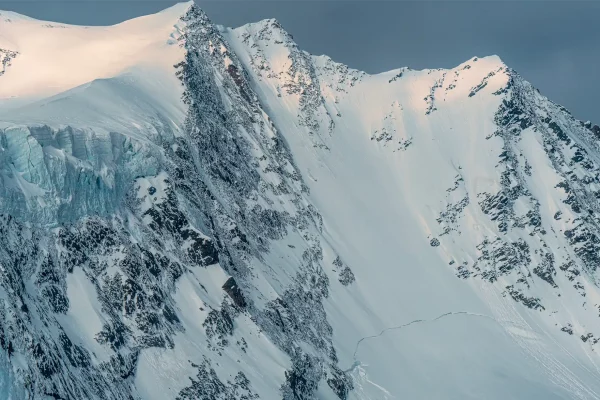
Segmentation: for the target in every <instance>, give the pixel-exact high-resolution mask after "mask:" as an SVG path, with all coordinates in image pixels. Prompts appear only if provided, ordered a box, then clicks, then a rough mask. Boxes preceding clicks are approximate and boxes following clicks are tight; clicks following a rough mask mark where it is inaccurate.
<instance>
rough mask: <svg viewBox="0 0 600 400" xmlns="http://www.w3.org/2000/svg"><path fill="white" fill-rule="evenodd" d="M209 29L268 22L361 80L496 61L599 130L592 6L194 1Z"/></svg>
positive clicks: (38, 3)
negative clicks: (494, 57) (360, 74)
mask: <svg viewBox="0 0 600 400" xmlns="http://www.w3.org/2000/svg"><path fill="white" fill-rule="evenodd" d="M174 3H175V1H162V0H160V1H148V0H129V1H120V0H71V1H56V0H35V1H31V0H19V1H5V0H0V9H4V10H12V11H16V12H19V13H22V14H26V15H29V16H32V17H35V18H38V19H46V20H51V21H57V22H64V23H72V24H80V25H107V24H114V23H117V22H121V21H123V20H126V19H129V18H132V17H135V16H139V15H144V14H148V13H152V12H156V11H159V10H161V9H163V8H166V7H168V6H170V5H172V4H174ZM197 3H198V4H199V5H200V6H201V7H202V8H203V9H204V10H205V11H206V12H207V14H208V15H209V17H211V19H212V20H213V21H214V22H216V23H220V24H223V25H227V26H239V25H242V24H244V23H246V22H253V21H257V20H260V19H263V18H277V19H278V20H279V21H280V22H281V24H282V25H283V26H284V28H285V29H286V30H287V31H288V32H290V33H291V34H292V35H293V36H294V39H295V40H296V42H297V43H298V45H299V46H300V47H301V48H303V49H304V50H307V51H309V52H311V53H313V54H327V55H329V56H331V57H332V58H333V59H334V60H336V61H340V62H343V63H345V64H347V65H349V66H351V67H353V68H357V69H361V70H364V71H367V72H369V73H376V72H382V71H386V70H390V69H393V68H398V67H402V66H409V67H412V68H417V69H421V68H438V67H442V68H446V67H453V66H456V65H457V64H459V63H461V62H463V61H465V60H467V59H469V58H471V57H473V56H485V55H489V54H498V55H499V56H500V57H501V58H502V59H503V60H504V62H505V63H506V64H508V66H510V67H512V68H514V69H515V70H517V71H518V72H519V73H521V75H523V76H524V77H525V78H526V79H527V80H529V81H530V82H532V83H533V84H534V85H535V86H537V87H538V88H539V89H540V90H541V91H542V93H544V94H545V95H546V96H548V97H549V98H550V99H552V100H553V101H555V102H557V103H559V104H562V105H564V106H565V107H567V108H568V109H570V110H571V111H572V112H573V114H574V115H575V116H576V117H577V118H580V119H583V120H587V119H590V120H592V121H593V122H596V123H600V104H599V101H598V96H596V93H600V24H599V21H600V1H582V2H578V1H577V2H575V1H551V2H543V1H532V0H530V1H485V0H479V1H436V2H428V1H392V0H390V1H367V0H365V1H344V0H330V1H303V0H296V1H289V0H283V1H276V0H271V1H238V0H224V1H201V0H197Z"/></svg>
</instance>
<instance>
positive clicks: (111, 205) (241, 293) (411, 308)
mask: <svg viewBox="0 0 600 400" xmlns="http://www.w3.org/2000/svg"><path fill="white" fill-rule="evenodd" d="M0 21H2V24H1V25H0V56H2V57H3V58H2V59H0V62H2V65H3V68H4V72H3V73H2V74H0V98H1V99H2V100H0V130H1V135H0V136H1V137H0V139H1V141H0V143H1V145H2V150H1V152H0V178H1V179H0V209H1V212H2V217H1V219H0V230H2V234H1V235H0V237H1V239H0V243H1V245H0V265H1V266H2V269H1V271H0V272H1V276H0V278H1V279H0V287H1V291H0V294H1V297H2V299H3V303H2V307H1V308H0V313H2V316H3V318H2V322H1V327H2V329H0V333H2V335H0V339H1V340H0V345H1V346H2V348H3V349H4V352H3V357H4V359H3V362H2V366H3V367H2V370H3V371H4V372H3V373H2V374H1V375H0V376H1V377H2V379H1V380H0V382H2V384H1V385H0V388H1V390H4V391H6V390H14V397H15V398H26V397H27V396H30V397H31V396H33V397H36V398H38V397H39V398H44V397H43V396H47V397H49V398H69V399H70V398H73V399H75V398H94V399H95V398H98V399H103V398H106V399H119V398H123V399H129V398H136V399H137V398H140V399H165V398H177V399H230V398H237V399H253V398H263V399H275V398H283V399H286V400H288V399H312V398H316V399H337V398H340V399H365V400H366V399H396V398H414V399H437V398H439V399H442V398H443V399H467V398H473V399H480V398H486V399H506V398H514V399H531V398H544V399H546V398H547V399H596V398H600V383H599V382H600V379H598V378H599V377H600V359H599V358H598V355H597V351H598V344H597V343H598V341H599V340H600V324H599V322H600V319H599V316H598V312H599V310H600V291H599V289H598V285H597V282H598V279H597V274H598V272H597V270H596V269H597V265H598V262H599V261H600V258H599V255H600V253H599V252H600V239H599V238H598V229H599V227H600V225H599V224H600V219H599V216H598V215H599V214H598V213H599V212H600V204H599V201H598V199H599V198H600V191H599V189H600V180H599V176H600V175H599V172H600V167H599V165H600V148H599V145H598V138H599V137H600V128H598V127H597V126H592V125H591V124H589V123H582V122H580V121H576V120H575V119H573V117H571V115H570V114H569V113H568V111H567V110H565V109H563V108H562V107H560V106H558V105H556V104H554V103H552V102H551V101H549V100H548V99H546V98H545V97H543V96H542V95H541V94H540V93H539V92H537V91H536V90H535V89H534V88H533V87H531V85H530V84H529V83H527V82H526V81H524V80H523V79H522V78H521V77H520V76H519V75H518V74H517V73H516V72H514V71H513V70H511V69H510V68H509V67H508V66H506V65H505V64H504V63H503V62H502V61H501V60H500V59H499V58H498V57H496V56H490V57H484V58H473V59H471V60H468V61H466V62H465V63H463V64H461V65H459V66H457V67H456V68H453V69H449V70H443V69H435V70H423V71H415V70H411V69H408V68H401V69H398V70H394V71H390V72H386V73H382V74H377V75H369V74H366V73H364V72H361V71H357V70H353V69H351V68H349V67H347V66H345V65H342V64H339V63H336V62H335V61H333V60H331V59H330V58H328V57H326V56H313V55H310V54H308V53H306V52H304V51H302V50H301V49H299V48H298V46H297V45H296V44H295V43H294V41H293V40H292V38H291V36H290V35H289V34H288V33H287V32H285V30H283V28H282V27H281V25H280V24H279V23H278V22H277V21H275V20H265V21H261V22H258V23H254V24H248V25H245V26H242V27H239V28H236V29H230V28H224V27H220V26H216V25H213V24H212V23H211V22H210V20H209V19H208V18H207V16H206V15H205V14H204V13H203V12H202V11H201V10H199V9H198V7H196V6H194V5H193V4H192V3H185V4H180V5H177V6H175V7H172V8H170V9H168V10H165V11H163V12H161V13H158V14H155V15H152V16H147V17H142V18H138V19H135V20H131V21H127V22H124V23H122V24H119V25H115V26H112V27H76V26H63V25H60V24H53V23H48V22H43V21H36V20H32V19H30V18H27V17H23V16H19V15H16V14H12V13H7V12H0ZM99 54H101V55H102V57H98V55H99ZM2 60H8V61H6V62H4V61H2ZM41 66H43V68H42V67H41Z"/></svg>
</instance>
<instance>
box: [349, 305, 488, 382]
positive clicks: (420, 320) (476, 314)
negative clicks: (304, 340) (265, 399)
mask: <svg viewBox="0 0 600 400" xmlns="http://www.w3.org/2000/svg"><path fill="white" fill-rule="evenodd" d="M451 315H470V316H473V317H482V318H487V319H490V320H492V321H494V322H498V320H496V319H495V318H494V317H490V316H489V315H485V314H478V313H473V312H469V311H451V312H447V313H444V314H442V315H438V316H437V317H435V318H432V319H415V320H413V321H410V322H407V323H405V324H402V325H397V326H391V327H389V328H384V329H382V330H381V332H379V333H378V334H376V335H370V336H365V337H362V338H360V339H359V340H358V342H356V346H355V348H354V354H353V355H352V358H353V359H354V362H353V363H352V365H351V366H350V368H348V369H346V370H345V371H344V372H350V371H353V370H354V369H355V368H356V367H359V366H361V365H362V364H361V363H360V361H358V360H357V359H356V354H357V353H358V350H359V348H360V344H361V343H362V342H363V341H365V340H368V339H375V338H378V337H381V336H383V335H384V334H385V333H386V332H388V331H393V330H399V329H402V328H406V327H408V326H411V325H415V324H421V323H426V322H435V321H438V320H440V319H442V318H445V317H448V316H451Z"/></svg>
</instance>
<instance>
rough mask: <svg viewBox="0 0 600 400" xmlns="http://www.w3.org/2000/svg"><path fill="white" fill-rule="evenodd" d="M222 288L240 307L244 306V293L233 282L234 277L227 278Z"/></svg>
mask: <svg viewBox="0 0 600 400" xmlns="http://www.w3.org/2000/svg"><path fill="white" fill-rule="evenodd" d="M223 290H224V291H225V292H227V294H228V295H229V297H231V299H232V300H233V302H234V303H235V304H236V305H237V306H238V307H240V308H244V307H246V300H244V295H243V294H242V291H241V290H240V288H239V287H238V286H237V284H236V283H235V279H233V278H232V277H231V278H229V279H227V281H226V282H225V283H224V284H223Z"/></svg>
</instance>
